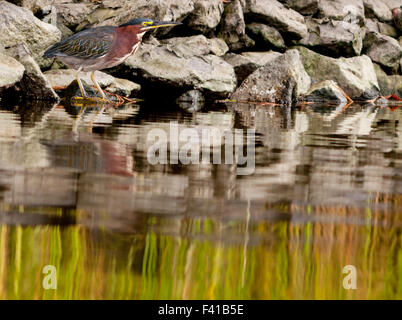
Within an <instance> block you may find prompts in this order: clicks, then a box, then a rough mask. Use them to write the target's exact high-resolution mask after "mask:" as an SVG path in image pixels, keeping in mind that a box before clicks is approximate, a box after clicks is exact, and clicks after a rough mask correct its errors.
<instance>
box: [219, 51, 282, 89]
mask: <svg viewBox="0 0 402 320" xmlns="http://www.w3.org/2000/svg"><path fill="white" fill-rule="evenodd" d="M281 55H282V54H281V53H279V52H275V51H266V52H242V53H241V54H236V53H227V54H226V55H225V56H224V57H223V58H224V59H225V61H226V62H228V63H229V64H231V65H232V66H233V68H234V70H235V72H236V76H237V83H238V84H241V83H242V82H243V81H244V79H246V78H247V77H248V76H249V75H250V74H251V73H253V72H254V71H255V70H257V69H258V68H260V67H262V66H264V65H265V64H266V63H268V62H270V61H272V60H274V59H276V58H278V57H279V56H281Z"/></svg>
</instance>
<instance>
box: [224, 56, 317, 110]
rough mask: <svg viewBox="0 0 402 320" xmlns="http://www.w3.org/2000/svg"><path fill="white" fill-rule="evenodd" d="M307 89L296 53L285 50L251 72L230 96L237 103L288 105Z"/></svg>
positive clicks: (305, 77)
mask: <svg viewBox="0 0 402 320" xmlns="http://www.w3.org/2000/svg"><path fill="white" fill-rule="evenodd" d="M309 87H310V77H309V76H308V75H307V73H306V72H305V71H304V68H303V64H302V63H301V59H300V55H299V52H298V51H297V50H289V51H287V52H286V53H284V54H283V55H281V56H279V57H277V58H276V59H273V60H272V61H271V62H268V63H267V64H265V65H264V66H263V67H261V68H259V69H257V70H256V71H254V72H253V73H252V74H251V75H250V76H248V77H247V78H246V80H244V81H243V83H242V84H241V85H240V87H239V88H238V89H237V90H236V91H235V92H234V94H233V95H232V96H231V99H234V100H237V101H264V102H274V103H281V104H286V105H291V104H292V102H294V101H296V100H297V98H298V97H300V96H301V95H303V94H305V93H306V92H307V90H308V89H309Z"/></svg>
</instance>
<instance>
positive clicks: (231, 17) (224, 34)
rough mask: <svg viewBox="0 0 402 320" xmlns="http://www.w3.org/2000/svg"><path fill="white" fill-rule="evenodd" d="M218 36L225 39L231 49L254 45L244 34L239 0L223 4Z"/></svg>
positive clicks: (244, 25)
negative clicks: (223, 8)
mask: <svg viewBox="0 0 402 320" xmlns="http://www.w3.org/2000/svg"><path fill="white" fill-rule="evenodd" d="M218 37H219V38H222V39H223V40H225V42H226V43H227V45H228V46H229V48H230V49H231V50H232V51H237V50H240V49H244V48H248V47H252V46H253V45H254V41H253V40H252V39H250V38H249V37H248V36H247V35H246V24H245V22H244V15H243V8H242V6H241V4H240V1H239V0H233V1H232V2H230V3H229V4H227V5H226V6H225V10H224V13H223V17H222V23H221V26H220V29H219V33H218Z"/></svg>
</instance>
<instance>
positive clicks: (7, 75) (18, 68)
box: [0, 52, 25, 92]
mask: <svg viewBox="0 0 402 320" xmlns="http://www.w3.org/2000/svg"><path fill="white" fill-rule="evenodd" d="M24 71H25V68H24V66H23V65H22V64H21V63H19V62H18V61H17V60H15V59H14V58H11V57H9V56H7V55H5V54H3V53H1V52H0V92H1V91H2V90H3V89H7V88H9V87H10V86H12V85H14V84H15V83H17V82H19V81H20V80H21V79H22V77H23V75H24Z"/></svg>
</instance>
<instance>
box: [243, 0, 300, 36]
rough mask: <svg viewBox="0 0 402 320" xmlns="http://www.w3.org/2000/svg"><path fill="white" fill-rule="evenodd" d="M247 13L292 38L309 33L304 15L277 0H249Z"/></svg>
mask: <svg viewBox="0 0 402 320" xmlns="http://www.w3.org/2000/svg"><path fill="white" fill-rule="evenodd" d="M247 15H248V16H250V17H251V18H252V19H258V20H260V21H261V22H265V23H267V24H268V25H270V26H272V27H275V28H276V29H278V30H279V31H280V32H281V33H284V34H286V35H287V36H288V37H290V38H294V39H296V40H297V39H301V38H304V37H305V36H306V35H307V26H306V24H305V21H304V17H303V16H302V15H301V14H300V13H297V12H296V11H294V10H292V9H288V8H286V7H285V6H284V5H283V4H282V3H280V2H278V1H276V0H248V2H247Z"/></svg>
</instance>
